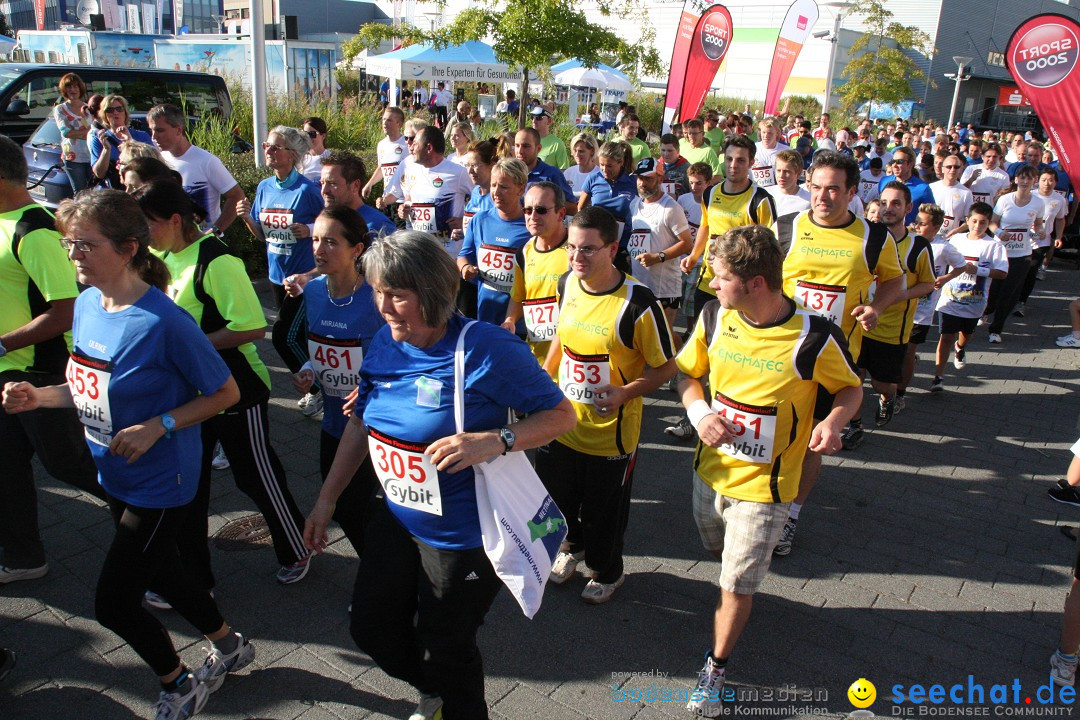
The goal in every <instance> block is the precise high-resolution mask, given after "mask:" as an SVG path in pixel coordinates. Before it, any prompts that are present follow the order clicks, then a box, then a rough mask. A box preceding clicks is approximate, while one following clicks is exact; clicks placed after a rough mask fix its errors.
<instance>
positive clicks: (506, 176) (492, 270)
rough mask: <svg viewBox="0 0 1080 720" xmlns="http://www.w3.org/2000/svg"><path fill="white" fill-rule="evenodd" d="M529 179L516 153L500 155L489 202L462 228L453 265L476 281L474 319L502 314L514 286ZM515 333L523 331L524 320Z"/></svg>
mask: <svg viewBox="0 0 1080 720" xmlns="http://www.w3.org/2000/svg"><path fill="white" fill-rule="evenodd" d="M528 181H529V168H528V167H526V165H525V163H523V162H521V161H520V160H517V159H515V158H504V159H502V160H500V161H499V162H497V163H495V167H494V168H492V170H491V198H492V204H493V207H492V209H491V210H485V211H483V212H480V213H477V215H476V216H475V217H474V218H473V219H472V222H471V223H469V229H468V230H467V231H466V232H465V242H464V243H463V244H462V246H461V252H460V253H459V254H458V258H457V266H458V271H459V272H460V273H461V279H462V280H464V281H465V282H472V281H474V280H477V279H478V280H479V281H480V291H479V293H478V296H477V306H476V319H477V320H483V321H484V322H489V323H493V324H495V325H499V324H501V323H502V321H503V319H504V318H506V308H507V307H508V306H509V305H510V290H511V289H513V286H514V265H515V264H516V263H517V251H518V250H519V249H520V248H521V246H522V245H524V244H525V243H526V242H528V241H529V238H530V237H531V234H530V233H529V229H528V228H527V227H525V211H524V210H523V209H522V207H521V196H522V195H524V194H525V184H526V183H527V182H528ZM519 335H521V336H522V337H524V336H525V323H524V322H522V323H520V327H519Z"/></svg>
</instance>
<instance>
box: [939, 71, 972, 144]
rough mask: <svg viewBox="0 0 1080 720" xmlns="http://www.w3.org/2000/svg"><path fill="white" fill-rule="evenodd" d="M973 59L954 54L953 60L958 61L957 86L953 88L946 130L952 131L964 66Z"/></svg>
mask: <svg viewBox="0 0 1080 720" xmlns="http://www.w3.org/2000/svg"><path fill="white" fill-rule="evenodd" d="M971 61H972V58H970V57H967V56H966V55H953V62H954V63H956V87H955V88H954V89H953V95H952V107H951V108H950V109H949V124H948V125H947V126H946V128H945V132H947V133H948V132H952V127H953V122H954V121H955V120H956V103H957V102H958V101H959V100H960V83H962V82H964V66H966V65H967V64H968V63H969V62H971Z"/></svg>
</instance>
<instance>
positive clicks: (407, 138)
mask: <svg viewBox="0 0 1080 720" xmlns="http://www.w3.org/2000/svg"><path fill="white" fill-rule="evenodd" d="M415 139H416V136H415V135H406V136H405V142H412V141H413V140H415Z"/></svg>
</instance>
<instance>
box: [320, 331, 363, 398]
mask: <svg viewBox="0 0 1080 720" xmlns="http://www.w3.org/2000/svg"><path fill="white" fill-rule="evenodd" d="M308 356H309V357H310V358H311V367H312V368H314V370H315V377H317V378H318V379H319V384H320V385H322V389H323V392H324V393H326V394H327V395H329V396H330V397H339V398H343V397H345V396H347V395H348V394H349V393H351V392H352V391H353V389H355V388H356V385H357V383H358V381H359V379H360V363H361V362H362V361H363V359H364V351H363V349H361V347H360V341H359V340H358V339H350V340H338V339H335V338H327V337H321V336H319V335H315V334H312V333H311V332H309V333H308Z"/></svg>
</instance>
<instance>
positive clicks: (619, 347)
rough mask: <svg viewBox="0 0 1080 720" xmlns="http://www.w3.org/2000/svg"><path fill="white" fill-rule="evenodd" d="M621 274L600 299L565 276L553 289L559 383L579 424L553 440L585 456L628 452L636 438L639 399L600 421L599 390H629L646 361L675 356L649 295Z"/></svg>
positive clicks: (657, 361) (667, 329) (658, 309)
mask: <svg viewBox="0 0 1080 720" xmlns="http://www.w3.org/2000/svg"><path fill="white" fill-rule="evenodd" d="M619 274H620V275H621V276H622V280H621V281H620V282H619V284H618V285H616V286H615V287H614V288H613V289H611V290H609V291H608V292H606V293H602V294H596V293H591V292H589V291H587V290H585V289H584V288H583V287H581V283H580V281H579V280H578V278H577V277H576V276H575V275H574V274H573V273H570V272H568V273H566V274H565V275H563V277H562V278H561V279H560V280H559V286H558V289H557V292H558V297H559V327H558V335H559V341H560V342H561V343H562V356H561V357H560V358H559V373H558V378H557V382H558V383H559V387H560V388H561V389H562V391H563V394H564V395H565V396H566V397H567V398H569V399H570V401H571V402H572V403H573V405H574V412H576V413H577V426H576V427H575V428H574V429H573V430H571V431H570V432H568V433H567V434H565V435H563V436H561V437H560V438H558V441H559V442H560V443H562V444H563V445H566V446H567V447H569V448H572V449H574V450H577V451H578V452H581V453H585V454H586V455H598V456H600V457H617V456H621V455H628V454H630V453H632V452H633V451H634V450H635V449H636V448H637V445H638V438H639V436H640V434H641V404H642V402H641V398H640V397H636V398H634V399H632V400H629V401H628V402H626V403H624V404H623V405H622V407H620V408H619V411H618V413H616V414H615V415H614V416H609V417H601V416H600V415H598V414H597V413H596V402H597V393H596V391H597V388H600V387H603V386H604V385H608V384H610V385H614V386H622V385H626V384H628V383H630V382H632V381H634V380H636V379H638V378H639V377H641V375H642V373H643V372H644V370H645V365H646V364H648V365H649V366H650V367H660V366H661V365H663V364H664V363H666V362H667V361H668V360H670V359H672V358H673V357H674V356H675V352H674V347H675V345H674V342H673V341H672V337H671V328H670V327H668V322H667V318H666V317H665V316H664V310H663V308H661V307H660V303H659V302H657V300H656V297H655V296H654V295H653V294H652V291H651V290H649V288H648V287H646V286H645V285H643V284H642V283H640V282H638V281H637V280H635V279H634V278H633V277H631V276H629V275H626V274H625V273H622V272H620V273H619Z"/></svg>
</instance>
